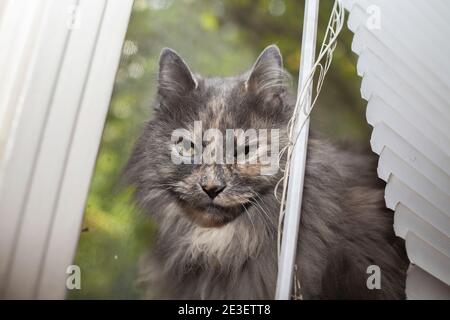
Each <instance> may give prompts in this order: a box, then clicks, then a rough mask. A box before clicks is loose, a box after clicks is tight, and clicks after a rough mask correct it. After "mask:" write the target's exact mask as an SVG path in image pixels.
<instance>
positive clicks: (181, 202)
mask: <svg viewBox="0 0 450 320" xmlns="http://www.w3.org/2000/svg"><path fill="white" fill-rule="evenodd" d="M281 61H282V59H281V55H280V54H279V50H278V48H276V47H275V46H270V47H268V48H267V49H266V50H265V51H264V52H263V53H262V54H261V56H260V57H259V58H258V61H257V62H256V63H255V66H253V68H252V69H251V71H250V72H249V73H246V74H244V75H241V76H237V77H233V78H203V77H200V76H197V75H195V76H194V75H192V73H191V72H190V71H189V68H188V67H187V65H186V64H185V63H184V61H183V60H182V59H181V58H180V57H179V56H178V55H177V54H176V53H175V52H173V51H171V50H168V49H165V50H163V52H162V55H161V59H160V85H159V90H158V95H157V99H156V102H155V113H154V117H153V119H152V120H150V121H148V122H147V123H146V124H145V127H144V129H143V131H142V134H141V136H140V137H139V139H138V141H137V143H136V146H135V149H134V151H133V154H132V156H131V158H130V161H129V163H128V166H127V168H126V176H127V177H128V179H129V182H130V183H131V184H133V185H134V186H135V187H136V199H137V202H138V204H139V205H140V207H141V208H142V210H143V212H145V213H147V214H148V215H149V216H151V217H152V218H153V219H154V220H155V221H156V223H157V224H158V236H157V240H156V243H155V244H154V245H153V247H152V250H150V252H149V253H148V254H147V255H146V256H144V257H143V258H142V263H141V268H140V270H141V277H140V279H139V282H140V284H141V285H142V286H143V288H144V289H145V290H146V292H147V297H149V298H150V297H153V298H171V299H173V298H181V299H185V298H192V299H272V298H273V297H274V293H275V284H276V274H277V248H276V238H277V223H278V212H279V204H278V202H277V201H276V199H275V198H274V196H273V190H274V186H275V184H276V182H277V181H278V180H279V179H280V177H281V173H278V174H277V175H275V176H261V175H258V174H255V173H254V171H253V170H251V168H246V167H244V168H237V167H236V166H234V165H223V166H219V165H216V166H206V165H178V166H177V165H174V164H172V162H171V161H170V154H169V151H168V148H167V146H168V144H169V143H170V135H171V132H172V130H174V129H177V128H189V126H190V125H191V124H192V123H193V121H195V120H200V121H202V123H203V128H209V127H214V128H219V129H221V130H225V129H226V128H244V129H246V128H256V129H258V128H278V129H280V131H281V132H282V144H283V143H284V144H285V143H286V134H285V129H286V124H287V121H288V119H289V118H290V116H291V113H292V109H293V99H292V95H291V93H290V92H289V90H288V87H287V85H286V81H285V79H288V76H287V74H286V73H285V72H284V71H283V69H282V65H281V64H282V62H281ZM281 166H283V164H281ZM375 166H376V162H375V159H374V157H372V156H371V155H368V154H364V153H357V152H354V151H351V150H349V149H344V148H341V147H339V146H334V145H332V144H330V143H329V142H327V141H325V140H323V139H321V138H319V137H316V136H315V135H313V134H312V135H311V136H310V140H309V146H308V159H307V168H306V178H305V188H304V199H303V205H302V210H303V211H302V216H301V217H302V218H301V227H300V235H299V242H298V254H297V265H298V274H299V277H300V283H301V293H302V295H303V298H305V299H328V298H331V299H339V298H343V299H402V298H404V285H405V270H406V267H407V259H406V256H405V252H404V244H403V242H402V240H401V239H399V238H397V237H396V236H395V235H394V232H393V227H392V224H393V214H392V212H391V211H390V210H387V209H386V208H385V205H384V200H383V190H384V185H383V184H382V183H381V182H380V181H379V180H378V178H377V176H376V174H375ZM209 176H214V178H215V179H221V181H222V182H223V183H226V184H227V189H225V190H224V191H223V192H222V194H221V195H220V199H219V200H220V201H221V204H222V205H223V206H220V207H216V206H215V207H213V208H211V207H209V206H208V203H209V201H210V199H209V198H208V196H207V195H206V194H205V193H204V192H203V191H202V190H201V188H199V187H198V182H199V181H200V179H201V178H202V177H204V178H205V177H206V178H208V177H209ZM149 245H150V244H149ZM373 264H376V265H378V266H380V268H381V273H382V275H381V290H369V289H367V287H366V280H367V278H368V276H369V275H368V274H367V273H366V269H367V267H368V266H369V265H373Z"/></svg>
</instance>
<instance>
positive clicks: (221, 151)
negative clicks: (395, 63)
mask: <svg viewBox="0 0 450 320" xmlns="http://www.w3.org/2000/svg"><path fill="white" fill-rule="evenodd" d="M287 79H288V78H287V74H286V73H285V72H284V71H283V69H282V58H281V55H280V52H279V50H278V48H277V47H276V46H269V47H267V48H266V49H265V50H264V51H263V52H262V53H261V55H260V56H259V58H258V59H257V60H256V62H255V64H254V65H253V67H252V68H251V70H250V71H249V72H247V73H245V74H243V75H240V76H237V77H230V78H203V77H201V76H198V75H194V74H192V73H191V71H190V70H189V67H188V66H187V65H186V63H185V62H184V61H183V60H182V59H181V58H180V57H179V56H178V55H177V54H176V53H175V52H174V51H172V50H170V49H164V50H163V51H162V53H161V57H160V70H159V82H158V97H157V104H156V107H155V112H154V117H153V119H152V120H151V121H150V122H148V123H147V125H146V127H145V129H144V131H143V134H142V136H141V137H140V139H139V141H138V143H137V146H136V148H135V151H134V154H133V156H132V159H131V160H130V165H129V166H130V168H131V171H132V174H133V176H134V180H135V181H138V183H137V188H138V193H139V194H140V197H141V198H147V199H150V198H151V197H152V194H158V195H159V196H160V197H164V199H166V200H165V201H175V202H176V203H177V204H178V205H179V206H180V207H181V208H183V211H184V214H186V216H187V217H189V218H190V219H192V220H193V221H194V222H196V223H198V224H199V225H201V226H204V227H218V226H221V225H223V224H226V223H228V222H229V221H231V220H233V219H234V218H236V217H237V216H239V215H240V214H242V213H245V210H247V209H248V207H249V206H252V205H254V203H255V202H254V201H252V200H253V199H258V198H260V197H262V196H263V195H265V194H266V193H273V189H274V185H275V184H276V182H277V181H278V180H279V179H280V173H279V170H278V152H279V151H280V148H282V147H283V146H284V145H285V144H286V138H285V136H286V135H285V130H286V125H287V121H288V119H289V117H290V114H291V107H290V106H291V105H292V103H290V101H287V100H288V98H289V96H288V94H287V82H286V80H287ZM175 132H182V133H183V135H174V133H175ZM211 133H214V134H211ZM274 146H276V148H274ZM262 155H264V157H263V156H262ZM263 158H264V159H265V160H264V161H263ZM180 159H182V160H183V161H176V160H180ZM274 165H276V168H275V170H273V169H274V167H273V166H274ZM268 166H271V170H266V169H267V167H268ZM162 195H164V196H162Z"/></svg>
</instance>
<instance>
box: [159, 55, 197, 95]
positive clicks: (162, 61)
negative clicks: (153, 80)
mask: <svg viewBox="0 0 450 320" xmlns="http://www.w3.org/2000/svg"><path fill="white" fill-rule="evenodd" d="M196 87H197V81H196V80H195V77H194V75H193V74H192V72H191V70H189V67H188V65H187V64H186V62H184V60H183V59H182V58H181V57H180V56H179V55H178V54H177V53H176V52H175V51H174V50H172V49H169V48H164V49H163V50H162V51H161V55H160V57H159V77H158V91H159V93H160V94H162V95H163V96H167V95H174V94H175V95H180V94H181V95H182V94H185V93H187V92H189V91H191V90H194V89H195V88H196Z"/></svg>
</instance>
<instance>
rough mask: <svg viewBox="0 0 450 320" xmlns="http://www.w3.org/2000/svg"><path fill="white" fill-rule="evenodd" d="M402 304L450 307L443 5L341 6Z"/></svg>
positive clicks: (447, 58) (448, 101)
mask: <svg viewBox="0 0 450 320" xmlns="http://www.w3.org/2000/svg"><path fill="white" fill-rule="evenodd" d="M342 2H343V4H344V5H345V7H346V9H347V10H348V11H349V12H350V15H349V18H348V27H349V29H350V30H351V31H353V32H354V39H353V43H352V50H353V51H354V52H355V53H356V54H357V55H358V56H359V57H358V65H357V70H358V74H359V75H360V76H361V77H362V83H361V94H362V97H363V98H364V99H366V100H367V101H368V105H367V121H368V122H369V124H370V125H371V126H373V132H372V137H371V146H372V149H373V151H374V152H376V153H377V154H378V155H379V156H380V159H379V163H378V175H379V177H380V178H382V179H383V180H385V181H386V182H387V186H386V191H385V199H386V204H387V206H388V207H389V208H391V209H392V210H395V219H394V220H395V221H394V229H395V232H396V234H397V235H398V236H400V237H402V238H404V239H405V241H406V250H407V253H408V257H409V259H410V261H411V266H410V268H409V270H408V279H407V284H406V294H407V297H408V298H409V299H428V298H430V299H431V298H434V299H436V298H441V299H450V287H449V285H450V238H449V235H450V43H449V42H448V41H446V39H448V34H449V32H450V21H449V19H448V17H450V3H449V2H448V1H442V0H431V1H423V0H396V1H390V0H356V1H355V0H343V1H342Z"/></svg>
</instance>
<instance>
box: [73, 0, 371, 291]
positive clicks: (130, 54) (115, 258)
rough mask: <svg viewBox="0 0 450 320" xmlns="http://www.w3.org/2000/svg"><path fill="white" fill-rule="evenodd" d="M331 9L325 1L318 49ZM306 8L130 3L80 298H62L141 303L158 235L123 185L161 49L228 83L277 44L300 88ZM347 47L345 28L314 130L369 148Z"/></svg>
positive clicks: (243, 2) (280, 1)
mask: <svg viewBox="0 0 450 320" xmlns="http://www.w3.org/2000/svg"><path fill="white" fill-rule="evenodd" d="M332 5H333V1H330V0H323V1H321V8H320V24H319V41H320V40H321V39H320V36H323V34H324V29H325V27H326V25H327V22H328V18H329V14H330V12H331V7H332ZM303 7H304V1H300V0H260V1H251V0H228V1H226V0H210V1H208V0H198V1H195V0H184V1H183V0H136V1H135V3H134V7H133V12H132V16H131V20H130V24H129V28H128V32H127V36H126V41H125V44H124V48H123V54H122V59H121V63H120V66H119V70H118V73H117V76H116V82H115V88H114V93H113V96H112V100H111V105H110V110H109V113H108V117H107V121H106V125H105V128H104V132H103V137H102V142H101V147H100V152H99V154H98V158H97V163H96V167H95V172H94V176H93V179H92V183H91V187H90V192H89V196H88V201H87V205H86V210H85V216H84V221H83V229H82V232H81V235H80V240H79V244H78V250H77V254H76V258H75V262H74V263H75V264H77V265H79V266H80V267H81V270H82V289H81V290H74V291H71V292H68V298H70V299H99V298H111V299H118V298H121V299H133V298H139V297H140V292H139V291H138V290H137V289H136V287H135V284H134V279H135V276H136V271H137V261H138V258H139V255H140V253H141V252H142V251H143V250H145V249H148V248H150V247H151V244H152V240H153V237H154V233H155V226H154V225H153V224H152V222H151V221H150V220H149V219H147V218H145V217H144V216H143V215H141V214H139V213H138V212H137V210H136V208H135V207H134V206H133V204H132V197H131V196H132V190H129V189H121V188H120V187H119V181H120V172H121V168H122V167H123V166H124V164H125V163H126V161H127V158H128V156H129V154H130V151H131V148H132V146H133V142H134V140H135V138H136V137H137V135H138V133H139V130H140V127H141V125H142V123H143V121H144V120H145V119H147V118H148V117H151V103H152V99H153V97H154V94H155V86H156V76H157V72H158V57H159V53H160V51H161V49H162V48H163V47H171V48H173V49H175V50H176V51H177V52H179V53H180V54H181V55H182V56H183V57H184V58H185V60H186V61H187V62H188V63H189V65H190V67H191V69H192V70H194V71H195V72H198V73H201V74H203V75H223V76H228V75H233V74H236V73H239V72H242V71H245V70H246V69H248V68H249V67H250V66H251V65H252V64H253V62H254V59H255V58H256V57H257V55H258V54H259V53H260V51H261V50H262V49H263V48H264V47H265V46H267V45H269V44H270V43H276V44H277V45H278V46H279V47H280V49H281V51H282V53H283V57H284V63H285V67H286V68H287V69H288V70H289V71H290V72H291V74H292V75H293V76H294V78H296V77H297V75H298V65H299V56H300V40H301V31H302V30H301V25H302V17H303ZM351 39H352V34H351V33H350V32H349V31H348V30H347V29H346V28H345V30H344V31H343V33H342V34H341V36H340V41H339V43H338V46H337V49H336V51H335V54H334V60H333V64H332V67H331V69H330V72H329V74H328V76H327V79H326V82H325V85H324V88H323V90H322V94H321V97H320V100H319V102H318V105H317V109H315V110H314V112H313V116H312V124H311V127H312V128H313V129H317V130H318V131H320V132H322V133H323V134H324V135H325V136H328V137H329V138H330V139H338V140H346V141H349V142H358V143H364V144H367V143H368V141H369V130H368V126H367V124H366V120H365V116H364V104H363V102H362V100H361V98H360V93H359V86H360V80H359V78H358V77H357V76H356V70H355V57H354V55H353V54H352V53H351V50H350V48H351Z"/></svg>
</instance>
